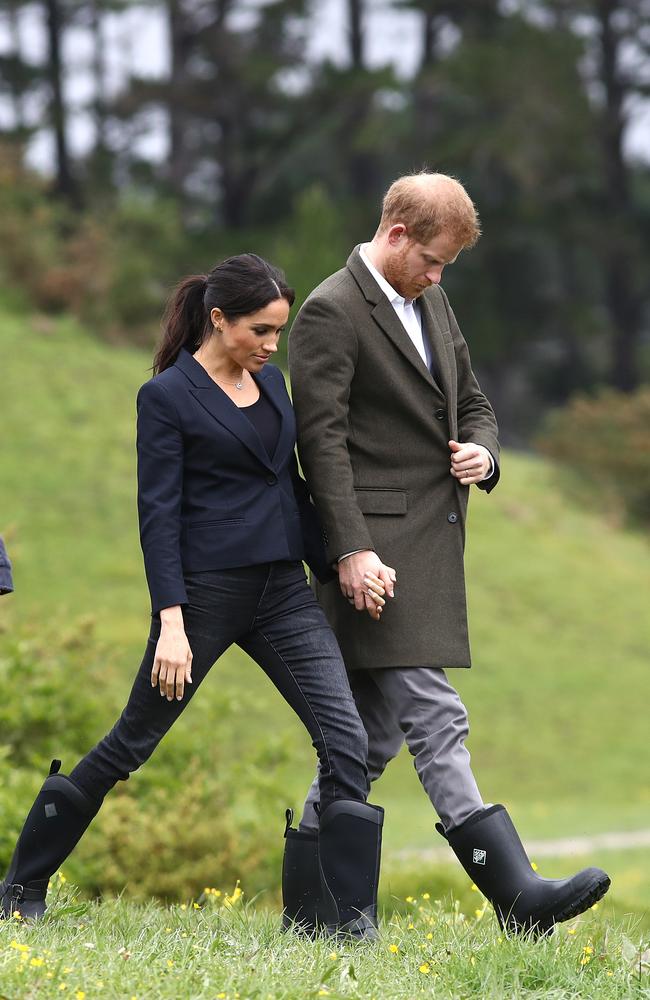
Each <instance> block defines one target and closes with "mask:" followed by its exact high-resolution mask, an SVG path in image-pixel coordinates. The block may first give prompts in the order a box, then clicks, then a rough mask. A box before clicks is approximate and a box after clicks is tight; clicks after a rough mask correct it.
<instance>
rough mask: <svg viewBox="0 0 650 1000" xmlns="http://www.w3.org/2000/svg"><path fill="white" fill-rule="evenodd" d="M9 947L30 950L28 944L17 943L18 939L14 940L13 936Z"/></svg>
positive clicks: (17, 949)
mask: <svg viewBox="0 0 650 1000" xmlns="http://www.w3.org/2000/svg"><path fill="white" fill-rule="evenodd" d="M9 947H10V948H15V950H16V951H31V948H30V947H29V945H28V944H19V943H18V941H16V939H15V938H14V940H13V941H12V942H11V944H10V945H9Z"/></svg>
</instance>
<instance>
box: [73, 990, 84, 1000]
mask: <svg viewBox="0 0 650 1000" xmlns="http://www.w3.org/2000/svg"><path fill="white" fill-rule="evenodd" d="M74 1000H86V994H85V993H84V991H83V990H77V992H76V993H75V995H74Z"/></svg>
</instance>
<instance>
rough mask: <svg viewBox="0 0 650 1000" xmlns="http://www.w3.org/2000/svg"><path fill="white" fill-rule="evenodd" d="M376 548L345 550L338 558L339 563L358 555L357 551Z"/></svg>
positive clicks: (367, 550)
mask: <svg viewBox="0 0 650 1000" xmlns="http://www.w3.org/2000/svg"><path fill="white" fill-rule="evenodd" d="M374 551H375V550H374V549H352V551H351V552H344V553H343V555H342V556H339V557H338V558H337V560H336V561H337V563H340V562H343V560H344V559H349V558H350V556H356V554H357V552H374Z"/></svg>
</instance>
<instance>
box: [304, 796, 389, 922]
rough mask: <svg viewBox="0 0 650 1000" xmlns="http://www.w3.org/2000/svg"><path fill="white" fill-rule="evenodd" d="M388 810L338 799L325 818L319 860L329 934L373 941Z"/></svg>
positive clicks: (319, 843) (322, 820) (319, 846)
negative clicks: (382, 838) (384, 828)
mask: <svg viewBox="0 0 650 1000" xmlns="http://www.w3.org/2000/svg"><path fill="white" fill-rule="evenodd" d="M383 823H384V810H383V809H382V808H381V807H380V806H370V805H367V804H366V803H364V802H356V801H354V800H353V799H336V800H335V801H334V802H332V803H330V805H329V806H327V808H326V809H325V811H324V812H323V813H322V815H321V817H320V829H319V833H318V855H319V862H320V874H321V887H322V892H323V914H324V917H325V923H326V929H327V933H328V934H332V935H336V936H341V937H351V938H366V939H371V940H374V939H376V938H377V937H378V933H377V886H378V884H379V864H380V859H381V833H382V826H383Z"/></svg>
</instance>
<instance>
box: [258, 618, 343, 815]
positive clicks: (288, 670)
mask: <svg viewBox="0 0 650 1000" xmlns="http://www.w3.org/2000/svg"><path fill="white" fill-rule="evenodd" d="M257 632H258V633H259V635H261V636H262V638H263V639H264V641H265V642H266V643H268V645H269V646H270V647H271V649H272V650H273V652H274V653H275V655H276V656H277V657H279V659H280V660H281V662H282V663H283V664H284V666H285V668H286V670H287V672H288V673H289V676H290V677H291V680H292V681H293V683H294V684H295V686H296V688H297V690H298V693H299V694H300V697H301V698H302V700H303V701H304V703H305V705H306V706H307V708H308V709H309V711H310V713H311V715H312V717H313V719H314V722H315V723H316V725H317V727H318V731H319V732H320V734H321V738H322V740H323V749H324V751H325V757H326V758H327V766H328V768H329V771H330V774H331V775H332V776H334V771H333V769H332V760H331V757H330V752H329V748H328V745H327V739H326V738H325V733H324V732H323V727H322V726H321V724H320V722H319V721H318V716H317V715H316V713H315V712H314V710H313V708H312V707H311V705H310V704H309V699H308V698H307V695H306V694H305V692H304V691H303V689H302V687H301V686H300V684H299V683H298V681H297V680H296V677H295V674H294V672H293V670H292V669H291V667H290V666H289V664H288V663H287V661H286V660H285V658H284V656H283V655H282V653H281V652H280V651H279V650H278V649H277V648H276V647H275V646H274V645H273V643H272V642H271V640H270V639H269V637H268V635H266V633H265V632H262V630H261V629H257ZM332 784H333V790H334V798H337V791H338V789H337V786H336V779H335V778H334V777H333V780H332Z"/></svg>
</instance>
